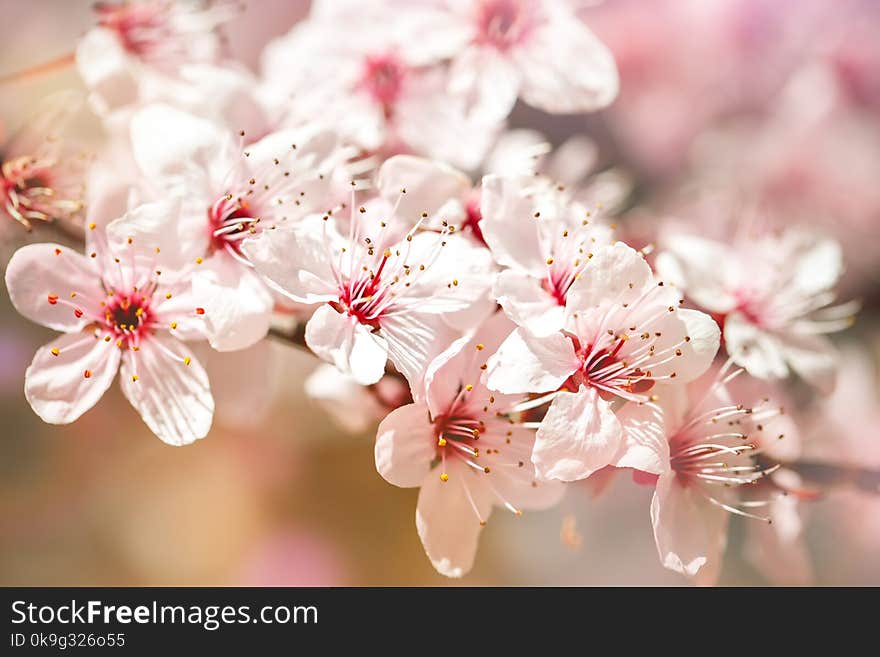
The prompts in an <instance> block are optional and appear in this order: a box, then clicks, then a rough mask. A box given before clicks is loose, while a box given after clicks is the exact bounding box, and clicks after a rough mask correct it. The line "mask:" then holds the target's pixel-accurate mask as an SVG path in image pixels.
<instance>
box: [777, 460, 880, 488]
mask: <svg viewBox="0 0 880 657" xmlns="http://www.w3.org/2000/svg"><path fill="white" fill-rule="evenodd" d="M782 466H783V467H784V468H787V469H788V470H793V471H794V472H796V473H798V474H799V475H800V476H801V477H802V478H803V480H804V483H805V484H806V485H807V486H815V487H816V488H819V489H821V490H823V491H824V490H828V489H830V488H855V489H856V490H859V491H862V492H865V493H874V494H875V495H877V494H880V471H878V470H869V469H867V468H859V467H856V466H848V465H835V464H833V463H818V462H816V461H794V462H792V463H783V464H782Z"/></svg>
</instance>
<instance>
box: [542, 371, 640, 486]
mask: <svg viewBox="0 0 880 657" xmlns="http://www.w3.org/2000/svg"><path fill="white" fill-rule="evenodd" d="M622 441H623V435H622V432H621V427H620V422H619V421H618V420H617V417H616V416H615V415H614V412H613V411H612V410H611V404H610V402H606V401H605V400H603V399H601V398H600V397H599V394H598V392H597V391H596V389H595V388H586V387H584V386H581V387H580V389H579V390H578V392H577V393H571V392H562V393H560V394H559V395H557V397H556V399H554V400H553V403H552V404H550V408H549V409H548V410H547V415H546V416H544V419H543V420H542V421H541V426H540V427H538V432H537V434H536V436H535V450H534V452H533V453H532V462H533V463H534V464H535V469H536V470H537V472H538V474H539V475H540V476H541V477H543V478H545V479H559V480H562V481H575V480H578V479H584V478H585V477H589V476H590V475H591V474H593V473H594V472H596V471H597V470H600V469H602V468H604V467H605V466H606V465H609V464H611V463H612V461H613V460H614V458H615V455H616V454H618V452H619V451H620V449H621V446H622Z"/></svg>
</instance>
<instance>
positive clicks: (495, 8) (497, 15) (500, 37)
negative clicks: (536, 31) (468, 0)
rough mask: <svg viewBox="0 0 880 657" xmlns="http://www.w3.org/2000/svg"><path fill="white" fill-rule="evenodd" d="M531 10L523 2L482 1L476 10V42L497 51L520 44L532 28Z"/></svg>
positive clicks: (503, 0) (531, 8)
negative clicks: (492, 47)
mask: <svg viewBox="0 0 880 657" xmlns="http://www.w3.org/2000/svg"><path fill="white" fill-rule="evenodd" d="M533 10H534V7H532V6H531V5H530V4H529V2H527V1H524V0H483V2H482V3H481V4H480V7H479V8H478V10H477V34H478V35H479V36H478V40H479V41H480V42H481V43H484V44H488V45H491V46H494V47H495V48H498V49H499V50H506V49H508V48H510V47H511V46H513V45H516V44H517V43H520V42H521V41H522V40H523V39H524V38H525V37H526V36H527V34H528V32H529V31H530V30H531V28H532V25H533V16H532V14H533Z"/></svg>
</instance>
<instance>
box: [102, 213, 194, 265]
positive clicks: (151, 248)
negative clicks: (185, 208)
mask: <svg viewBox="0 0 880 657" xmlns="http://www.w3.org/2000/svg"><path fill="white" fill-rule="evenodd" d="M181 207H182V206H181V202H180V201H179V200H177V199H173V198H172V199H167V200H161V201H156V202H152V203H142V204H140V205H137V206H135V207H134V208H132V209H131V210H129V211H128V212H126V213H125V214H124V215H123V216H122V217H120V218H119V219H116V220H114V221H111V222H110V223H109V224H108V225H107V229H106V234H107V243H108V245H109V246H110V250H111V252H112V254H113V255H115V256H117V257H119V258H120V259H122V258H125V259H126V261H130V259H131V258H132V254H134V255H135V256H136V257H137V258H139V259H140V260H139V261H143V263H144V266H145V267H150V266H152V267H154V268H157V269H159V270H160V271H161V270H162V268H165V270H166V271H165V272H164V274H165V275H166V276H174V274H175V273H176V272H177V271H178V270H181V269H184V268H187V267H188V266H191V265H192V264H193V263H194V262H195V260H196V258H197V257H199V256H201V255H203V252H202V251H201V250H200V249H201V248H202V247H203V246H204V244H205V243H204V241H203V240H202V239H199V238H196V239H193V237H192V236H191V233H192V232H193V231H192V230H187V227H188V226H189V227H191V228H192V226H191V225H190V224H189V223H188V222H187V221H182V220H181ZM199 228H201V229H204V226H199ZM157 249H158V251H157Z"/></svg>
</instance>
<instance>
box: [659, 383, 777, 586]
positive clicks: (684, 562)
mask: <svg viewBox="0 0 880 657" xmlns="http://www.w3.org/2000/svg"><path fill="white" fill-rule="evenodd" d="M739 372H741V370H739V371H736V370H735V371H734V372H732V373H731V374H726V373H725V372H724V371H722V373H721V375H720V376H721V377H724V378H719V379H717V380H714V381H713V382H712V384H711V385H709V386H708V387H707V386H706V385H705V384H704V382H703V381H697V382H695V383H694V384H692V385H690V386H669V385H659V386H657V388H656V391H655V395H654V397H655V403H656V404H657V407H658V408H659V409H660V410H661V414H662V417H663V422H662V427H663V430H662V432H661V434H660V435H661V436H662V439H661V440H656V441H654V442H653V446H654V448H655V449H656V450H657V455H658V458H659V459H660V462H661V463H662V465H663V467H662V470H661V471H660V473H659V477H658V478H657V481H656V489H655V491H654V498H653V500H652V501H651V521H652V523H653V525H654V538H655V540H656V542H657V550H658V552H659V555H660V561H661V562H662V563H663V565H664V566H665V567H666V568H669V569H671V570H675V571H676V572H680V573H682V574H684V575H688V576H690V577H695V578H696V579H697V581H698V582H700V583H703V584H711V583H714V581H715V579H716V578H717V576H718V573H719V571H720V566H721V558H722V555H723V552H724V549H725V546H726V543H727V523H728V519H729V517H730V515H731V514H734V515H739V516H745V517H747V518H751V519H753V520H758V521H764V522H770V516H769V514H768V513H767V509H768V508H769V507H770V506H771V504H772V503H773V500H774V499H775V498H776V497H779V496H781V495H782V493H781V491H779V490H777V491H773V492H769V491H765V495H766V499H755V498H754V497H753V496H750V497H745V496H744V495H743V491H746V490H748V489H749V488H750V487H751V486H752V485H753V484H756V483H757V482H759V481H761V480H762V479H763V478H764V477H766V476H767V475H769V474H771V473H772V472H773V471H774V470H775V469H776V466H768V465H765V464H764V462H762V461H760V460H759V459H758V458H757V457H758V456H759V455H761V454H762V453H763V452H764V449H765V448H764V447H762V442H763V443H768V442H771V441H773V440H778V439H780V438H782V439H784V436H777V435H773V436H766V437H765V434H770V433H773V432H774V427H773V420H774V418H776V417H778V416H779V412H780V411H779V408H778V407H775V406H773V405H772V404H771V403H770V402H769V401H766V402H761V403H760V404H759V405H757V406H753V407H746V406H744V405H743V404H737V403H732V402H730V400H729V399H728V398H727V396H726V395H725V394H724V390H723V384H724V382H725V378H729V377H732V376H736V375H737V374H738V373H739ZM712 378H713V379H714V378H715V377H712ZM655 437H656V436H655ZM646 444H647V443H646ZM761 509H764V512H763V513H764V514H763V515H756V514H758V513H761Z"/></svg>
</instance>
